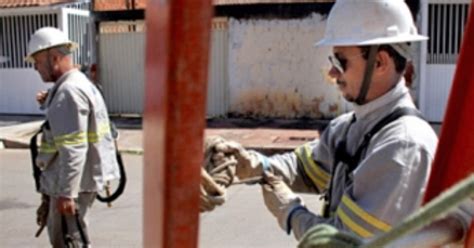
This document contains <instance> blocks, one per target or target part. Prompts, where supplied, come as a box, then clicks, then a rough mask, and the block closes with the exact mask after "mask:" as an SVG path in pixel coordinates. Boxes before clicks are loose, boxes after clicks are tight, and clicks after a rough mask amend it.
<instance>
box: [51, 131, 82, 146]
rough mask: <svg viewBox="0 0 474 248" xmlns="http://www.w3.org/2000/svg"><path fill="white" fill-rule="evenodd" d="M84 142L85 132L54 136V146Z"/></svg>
mask: <svg viewBox="0 0 474 248" xmlns="http://www.w3.org/2000/svg"><path fill="white" fill-rule="evenodd" d="M86 142H87V137H86V133H85V132H78V133H71V134H65V135H61V136H56V137H54V143H55V144H56V146H63V145H78V144H83V143H86Z"/></svg>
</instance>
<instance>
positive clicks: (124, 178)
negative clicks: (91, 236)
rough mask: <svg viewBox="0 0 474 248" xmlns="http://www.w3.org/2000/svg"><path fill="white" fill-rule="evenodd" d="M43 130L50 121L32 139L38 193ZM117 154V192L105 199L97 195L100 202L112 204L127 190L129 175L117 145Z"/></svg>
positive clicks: (33, 164)
mask: <svg viewBox="0 0 474 248" xmlns="http://www.w3.org/2000/svg"><path fill="white" fill-rule="evenodd" d="M43 128H49V122H48V121H45V122H43V124H41V127H40V129H39V130H38V132H36V133H35V134H34V135H33V137H31V139H30V154H31V164H32V167H33V178H34V180H35V187H36V191H37V192H39V190H40V177H41V173H42V172H41V169H40V168H39V167H38V165H37V164H36V158H37V157H38V143H37V140H38V135H39V134H41V133H42V132H43ZM111 129H115V126H114V125H112V128H111ZM113 132H117V131H113ZM115 154H116V158H117V163H118V166H119V172H120V180H119V184H118V186H117V189H116V190H115V192H114V193H112V194H107V196H105V197H104V196H101V195H99V194H97V197H96V198H97V200H98V201H100V202H105V203H111V202H113V201H114V200H116V199H117V198H118V197H119V196H120V195H121V194H122V193H123V191H124V190H125V185H126V183H127V175H126V173H125V167H124V166H123V160H122V154H121V153H120V151H119V150H118V147H117V145H116V144H115Z"/></svg>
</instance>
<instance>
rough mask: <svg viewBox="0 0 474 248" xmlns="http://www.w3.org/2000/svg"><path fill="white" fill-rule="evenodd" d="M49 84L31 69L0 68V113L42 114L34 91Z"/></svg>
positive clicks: (42, 88) (44, 88) (49, 85)
mask: <svg viewBox="0 0 474 248" xmlns="http://www.w3.org/2000/svg"><path fill="white" fill-rule="evenodd" d="M51 86H52V84H45V83H43V81H42V80H41V77H40V75H39V74H38V73H37V72H36V71H35V70H33V69H30V68H21V69H14V68H9V69H0V114H43V112H42V111H40V110H39V106H38V104H37V103H36V93H37V92H38V91H40V90H46V89H47V88H49V87H51Z"/></svg>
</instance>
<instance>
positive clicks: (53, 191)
mask: <svg viewBox="0 0 474 248" xmlns="http://www.w3.org/2000/svg"><path fill="white" fill-rule="evenodd" d="M76 48H77V44H76V43H74V42H72V41H70V40H69V39H68V38H67V36H66V35H65V34H64V33H63V32H62V31H60V30H59V29H56V28H52V27H44V28H40V29H38V30H37V31H36V32H35V33H34V34H33V35H32V36H31V39H30V42H29V45H28V56H27V58H26V59H27V61H29V62H31V63H34V68H35V70H36V71H38V73H39V74H40V76H41V78H42V80H43V81H44V82H53V83H54V85H53V87H52V88H51V89H50V90H49V92H48V94H47V97H46V99H45V101H44V107H45V110H46V122H45V124H44V125H43V126H42V133H43V135H42V138H41V145H40V149H39V154H38V157H37V159H36V164H37V165H38V166H39V167H40V169H41V177H40V189H39V190H40V192H41V193H42V194H43V195H44V197H43V199H44V201H46V202H47V204H46V205H47V206H49V209H48V214H47V227H48V233H49V238H50V242H51V244H52V246H53V247H64V246H66V245H67V242H73V243H75V244H80V245H81V247H87V246H89V245H90V242H89V234H88V232H87V230H88V224H87V221H86V216H87V214H88V210H89V208H90V207H91V205H92V203H93V201H94V199H95V197H96V193H97V192H98V191H101V190H102V189H103V187H104V183H105V182H106V181H109V180H114V179H118V178H119V177H120V174H119V168H118V164H117V160H116V154H115V147H114V140H113V138H112V136H111V133H110V123H109V118H108V114H107V108H106V106H105V103H104V100H103V98H102V95H101V94H100V92H99V91H98V90H97V88H96V87H95V86H94V85H93V84H92V83H91V82H90V81H89V80H88V79H87V77H86V76H85V75H84V74H82V73H81V72H80V71H78V70H77V69H75V68H74V64H73V61H72V57H71V53H72V52H73V51H74V49H76ZM39 224H40V223H39Z"/></svg>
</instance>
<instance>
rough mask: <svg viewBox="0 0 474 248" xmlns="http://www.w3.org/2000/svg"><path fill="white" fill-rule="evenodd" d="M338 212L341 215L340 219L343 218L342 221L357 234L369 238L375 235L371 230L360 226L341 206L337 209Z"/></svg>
mask: <svg viewBox="0 0 474 248" xmlns="http://www.w3.org/2000/svg"><path fill="white" fill-rule="evenodd" d="M336 214H337V216H339V219H341V220H342V222H343V223H344V224H345V225H346V226H347V227H349V228H350V229H351V230H352V231H353V232H354V233H356V234H357V235H359V236H361V237H363V238H369V237H372V236H373V234H372V233H371V232H369V231H367V230H366V229H365V228H363V227H361V226H359V225H358V224H357V223H355V222H354V221H352V220H351V218H349V216H347V214H346V213H344V211H343V210H342V209H341V208H338V209H337V211H336Z"/></svg>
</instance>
